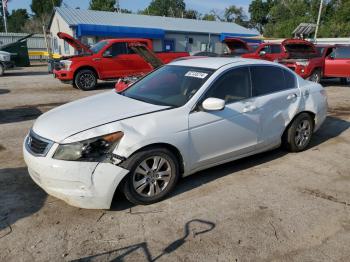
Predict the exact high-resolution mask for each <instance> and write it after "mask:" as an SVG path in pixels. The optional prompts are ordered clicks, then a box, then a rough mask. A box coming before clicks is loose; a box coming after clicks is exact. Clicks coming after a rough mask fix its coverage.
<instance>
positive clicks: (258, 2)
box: [249, 0, 272, 34]
mask: <svg viewBox="0 0 350 262" xmlns="http://www.w3.org/2000/svg"><path fill="white" fill-rule="evenodd" d="M271 6H272V0H268V1H262V0H253V1H252V2H251V3H250V5H249V13H250V23H251V24H252V26H253V27H255V28H256V29H257V30H259V32H260V33H261V34H262V33H263V30H264V26H265V25H266V24H267V23H268V22H269V12H270V9H271Z"/></svg>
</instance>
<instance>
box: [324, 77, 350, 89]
mask: <svg viewBox="0 0 350 262" xmlns="http://www.w3.org/2000/svg"><path fill="white" fill-rule="evenodd" d="M320 84H321V85H322V86H324V87H329V86H330V87H331V86H344V87H350V86H349V84H346V85H345V84H343V83H342V82H341V81H340V78H330V79H322V81H321V83H320Z"/></svg>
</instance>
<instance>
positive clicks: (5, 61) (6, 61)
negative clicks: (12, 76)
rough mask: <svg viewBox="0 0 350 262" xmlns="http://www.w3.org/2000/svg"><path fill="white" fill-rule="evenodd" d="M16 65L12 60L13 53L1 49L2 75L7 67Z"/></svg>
mask: <svg viewBox="0 0 350 262" xmlns="http://www.w3.org/2000/svg"><path fill="white" fill-rule="evenodd" d="M12 67H14V63H13V62H12V61H11V54H10V53H8V52H5V51H0V76H3V75H4V73H5V70H6V69H9V68H12Z"/></svg>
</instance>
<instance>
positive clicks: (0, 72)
mask: <svg viewBox="0 0 350 262" xmlns="http://www.w3.org/2000/svg"><path fill="white" fill-rule="evenodd" d="M4 72H5V68H4V66H3V65H2V64H1V63H0V76H3V75H4Z"/></svg>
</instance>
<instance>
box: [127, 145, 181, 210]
mask: <svg viewBox="0 0 350 262" xmlns="http://www.w3.org/2000/svg"><path fill="white" fill-rule="evenodd" d="M127 161H128V163H126V165H127V168H128V169H129V170H130V173H129V174H128V176H127V177H126V180H125V183H124V185H123V192H124V194H125V196H126V198H127V199H128V200H129V201H130V202H132V203H134V204H141V205H147V204H152V203H155V202H158V201H160V200H162V199H163V198H165V196H166V195H167V194H169V192H171V191H172V190H173V189H174V187H175V185H176V183H177V181H178V179H179V163H178V161H177V158H176V157H175V156H174V154H173V153H172V152H170V151H169V150H167V149H164V148H153V149H147V150H143V151H140V152H138V153H136V154H135V155H134V156H132V157H131V158H130V159H128V160H127ZM129 167H130V168H129Z"/></svg>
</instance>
